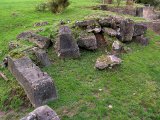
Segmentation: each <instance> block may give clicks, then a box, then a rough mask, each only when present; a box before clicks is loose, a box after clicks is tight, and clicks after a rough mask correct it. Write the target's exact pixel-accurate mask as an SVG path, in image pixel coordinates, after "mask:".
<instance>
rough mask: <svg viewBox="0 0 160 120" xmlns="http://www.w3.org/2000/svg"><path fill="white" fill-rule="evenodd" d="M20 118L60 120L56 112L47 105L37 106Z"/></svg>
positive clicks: (25, 119)
mask: <svg viewBox="0 0 160 120" xmlns="http://www.w3.org/2000/svg"><path fill="white" fill-rule="evenodd" d="M20 120H60V118H59V117H58V115H57V113H56V112H55V111H54V110H52V109H51V108H50V107H48V106H47V105H45V106H41V107H38V108H37V109H35V110H34V111H33V112H31V113H29V114H28V115H27V116H26V117H24V118H22V119H20Z"/></svg>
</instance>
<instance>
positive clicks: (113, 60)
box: [95, 55, 122, 70]
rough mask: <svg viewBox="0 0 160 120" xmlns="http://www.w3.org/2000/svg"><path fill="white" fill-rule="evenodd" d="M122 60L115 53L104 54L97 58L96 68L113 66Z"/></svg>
mask: <svg viewBox="0 0 160 120" xmlns="http://www.w3.org/2000/svg"><path fill="white" fill-rule="evenodd" d="M121 62H122V60H121V59H120V58H118V57H116V56H115V55H106V56H105V55H104V56H101V57H99V58H98V59H97V61H96V64H95V68H97V69H99V70H103V69H105V68H112V67H114V66H116V65H119V64H121Z"/></svg>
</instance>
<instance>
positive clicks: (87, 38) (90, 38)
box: [77, 34, 97, 50]
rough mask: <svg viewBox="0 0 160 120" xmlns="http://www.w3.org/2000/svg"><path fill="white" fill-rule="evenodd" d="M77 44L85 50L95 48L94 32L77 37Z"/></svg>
mask: <svg viewBox="0 0 160 120" xmlns="http://www.w3.org/2000/svg"><path fill="white" fill-rule="evenodd" d="M77 43H78V46H79V47H81V48H85V49H87V50H96V49H97V40H96V37H95V35H94V34H87V35H83V36H80V37H79V38H78V41H77Z"/></svg>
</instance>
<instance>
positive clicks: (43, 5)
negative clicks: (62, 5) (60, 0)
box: [36, 2, 48, 11]
mask: <svg viewBox="0 0 160 120" xmlns="http://www.w3.org/2000/svg"><path fill="white" fill-rule="evenodd" d="M47 4H48V3H47V2H42V3H39V4H38V5H36V10H37V11H45V10H46V9H47Z"/></svg>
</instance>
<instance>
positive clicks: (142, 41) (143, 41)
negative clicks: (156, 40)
mask: <svg viewBox="0 0 160 120" xmlns="http://www.w3.org/2000/svg"><path fill="white" fill-rule="evenodd" d="M133 40H134V41H135V42H136V43H139V44H141V45H143V46H147V45H148V44H149V39H148V38H147V37H144V36H143V35H141V36H135V37H133Z"/></svg>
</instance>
